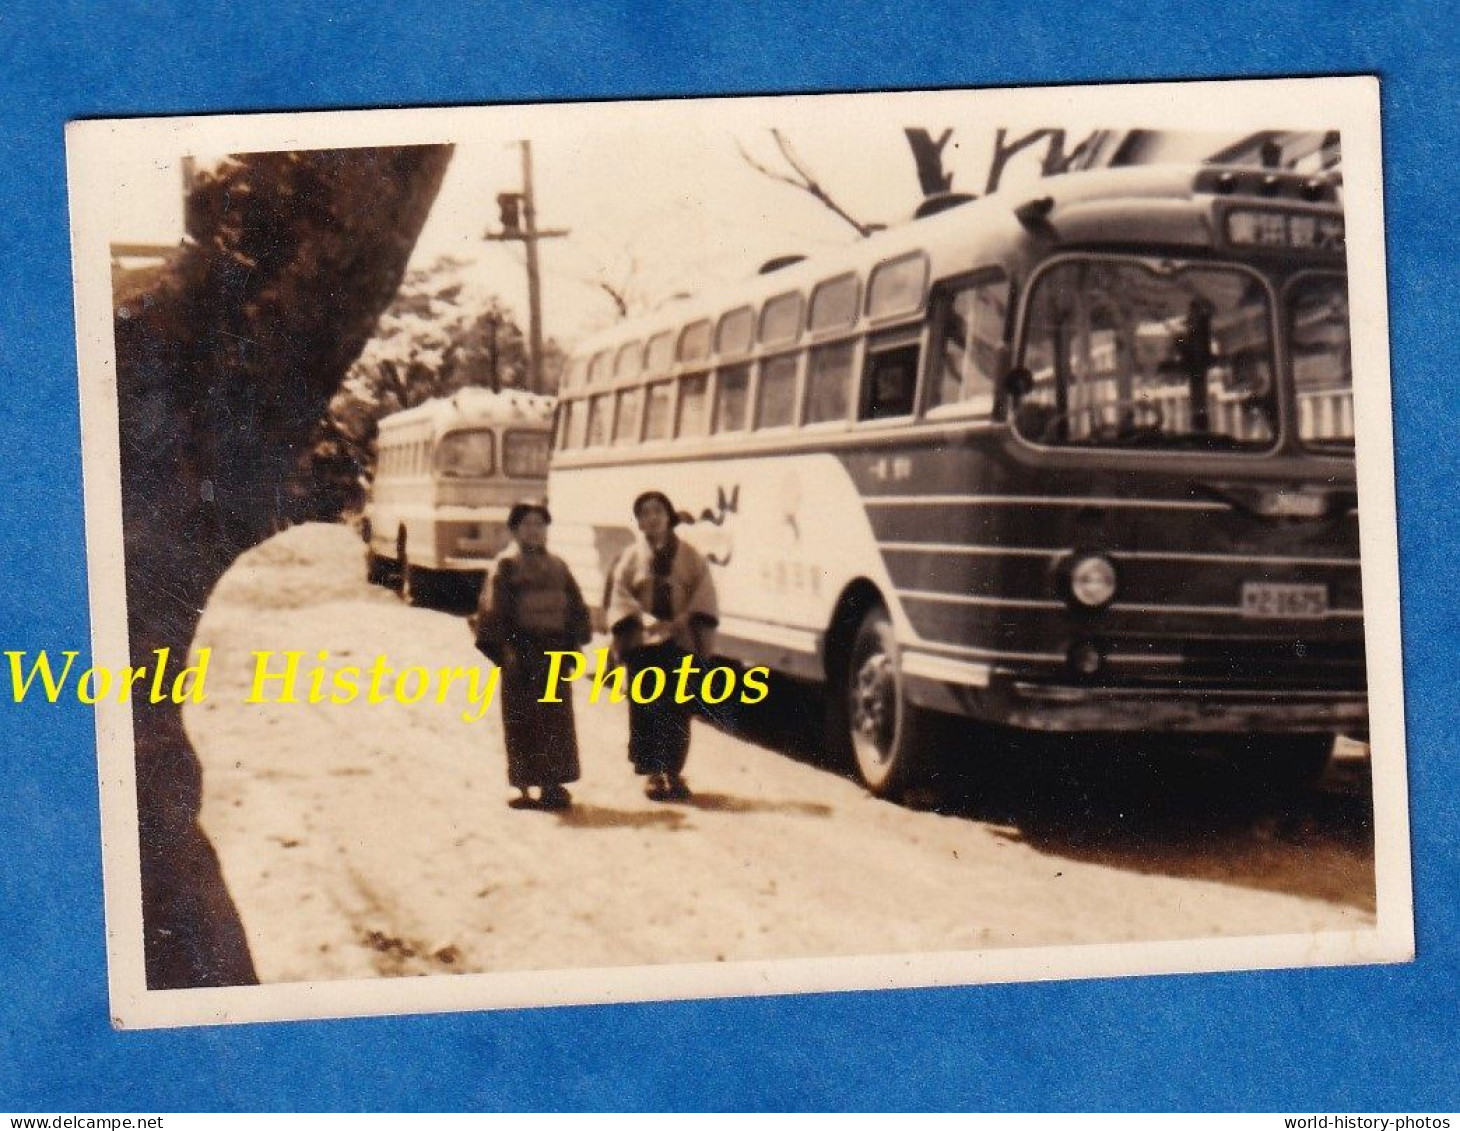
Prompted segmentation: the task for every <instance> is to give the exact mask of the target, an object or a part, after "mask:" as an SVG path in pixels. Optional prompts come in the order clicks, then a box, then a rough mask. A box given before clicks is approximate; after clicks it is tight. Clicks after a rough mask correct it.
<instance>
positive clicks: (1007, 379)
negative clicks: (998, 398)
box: [1004, 365, 1034, 404]
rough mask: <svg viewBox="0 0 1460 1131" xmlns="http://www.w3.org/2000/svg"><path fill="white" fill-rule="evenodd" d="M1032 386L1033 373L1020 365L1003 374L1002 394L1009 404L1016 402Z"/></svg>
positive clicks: (1022, 397) (1026, 393)
mask: <svg viewBox="0 0 1460 1131" xmlns="http://www.w3.org/2000/svg"><path fill="white" fill-rule="evenodd" d="M1032 388H1034V374H1032V373H1030V372H1029V370H1028V369H1026V368H1024V366H1022V365H1016V366H1015V367H1014V368H1013V369H1011V370H1009V371H1008V372H1007V373H1005V374H1004V395H1005V396H1006V397H1007V398H1008V400H1009V403H1010V404H1018V403H1019V402H1020V401H1021V400H1023V399H1024V397H1025V396H1026V395H1028V393H1029V390H1030V389H1032Z"/></svg>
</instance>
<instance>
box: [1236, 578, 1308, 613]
mask: <svg viewBox="0 0 1460 1131" xmlns="http://www.w3.org/2000/svg"><path fill="white" fill-rule="evenodd" d="M1327 613H1328V587H1327V586H1326V585H1278V584H1274V583H1272V582H1267V581H1248V582H1245V583H1243V586H1242V615H1243V616H1244V617H1257V618H1260V619H1263V620H1279V619H1297V620H1313V619H1315V618H1317V617H1321V616H1325V615H1326V614H1327Z"/></svg>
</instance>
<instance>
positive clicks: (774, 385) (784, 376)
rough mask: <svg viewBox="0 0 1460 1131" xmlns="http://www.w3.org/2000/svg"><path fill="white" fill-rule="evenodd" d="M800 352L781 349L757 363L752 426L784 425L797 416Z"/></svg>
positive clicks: (776, 426) (780, 426) (775, 426)
mask: <svg viewBox="0 0 1460 1131" xmlns="http://www.w3.org/2000/svg"><path fill="white" fill-rule="evenodd" d="M799 356H800V355H799V354H794V353H783V354H781V355H780V356H779V357H769V358H766V360H765V361H763V362H761V364H760V384H759V386H758V391H757V393H756V398H755V401H756V404H755V426H756V427H757V428H783V427H785V426H786V425H788V424H792V423H794V422H795V418H796V364H797V361H798V359H799Z"/></svg>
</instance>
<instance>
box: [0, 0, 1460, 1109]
mask: <svg viewBox="0 0 1460 1131" xmlns="http://www.w3.org/2000/svg"><path fill="white" fill-rule="evenodd" d="M625 7H626V8H627V6H625ZM215 8H216V10H215ZM225 10H227V9H225V8H224V7H223V6H221V5H219V6H215V5H195V4H189V5H181V4H141V3H136V4H108V5H91V4H83V3H64V2H55V0H53V2H52V3H47V4H41V3H37V2H34V0H23V2H21V3H15V2H12V3H10V4H8V5H6V7H5V8H4V9H3V10H0V158H3V159H0V365H3V368H4V386H3V393H0V452H3V453H4V457H3V468H4V471H3V475H0V478H3V481H4V484H5V487H4V490H3V492H0V578H3V590H0V648H4V649H39V648H47V647H48V648H53V649H56V648H66V647H85V645H84V643H83V642H84V641H86V640H87V639H88V622H87V611H86V589H85V582H86V578H85V563H84V551H83V517H82V508H81V482H80V480H81V464H80V441H79V429H78V422H77V410H76V370H75V347H74V337H73V323H72V305H71V287H70V261H69V246H68V236H67V215H66V197H65V167H64V152H63V143H62V128H63V125H64V123H65V122H66V120H67V119H69V118H72V117H78V116H114V115H140V114H146V115H152V114H179V113H193V112H207V111H231V110H238V111H248V110H283V109H326V108H336V107H341V108H343V107H371V106H413V105H438V104H445V103H475V102H487V101H531V100H538V99H563V98H621V97H645V96H647V97H653V96H678V95H694V94H734V93H750V92H776V91H824V90H825V91H830V90H864V89H876V88H879V87H881V88H889V87H896V88H907V87H922V86H993V85H1015V84H1021V83H1072V82H1098V81H1103V80H1142V79H1171V78H1184V77H1193V78H1196V77H1201V78H1216V77H1257V76H1287V75H1307V74H1334V73H1376V74H1378V75H1380V76H1381V77H1382V79H1383V84H1384V85H1383V109H1384V140H1385V161H1386V170H1385V180H1386V196H1387V215H1388V225H1389V294H1390V301H1391V319H1392V350H1393V368H1394V375H1395V398H1394V399H1395V405H1396V411H1397V460H1398V489H1399V510H1400V547H1401V555H1402V569H1403V582H1404V590H1403V604H1404V618H1405V625H1404V627H1405V679H1406V696H1407V714H1408V727H1409V752H1410V788H1411V791H1412V816H1413V827H1414V833H1413V844H1414V863H1415V875H1414V879H1415V906H1416V912H1417V917H1418V948H1419V960H1418V962H1416V963H1415V964H1413V965H1409V966H1398V967H1378V968H1351V969H1343V970H1308V971H1292V972H1282V973H1255V974H1231V975H1202V976H1196V977H1161V978H1140V979H1127V980H1122V981H1107V982H1070V983H1061V984H1049V985H1024V986H997V987H975V988H970V989H952V990H937V991H904V992H895V993H855V994H841V995H830V996H821V997H803V998H783V999H772V1000H749V1001H723V1002H708V1003H695V1004H688V1003H685V1004H678V1003H676V1004H663V1005H647V1006H618V1007H598V1008H581V1009H562V1010H545V1011H535V1012H533V1011H529V1012H515V1013H514V1012H508V1013H489V1014H465V1015H453V1016H435V1017H406V1018H389V1019H367V1020H355V1021H346V1022H326V1023H313V1022H312V1023H289V1024H282V1025H256V1026H245V1027H234V1028H217V1029H191V1030H177V1031H170V1032H133V1033H117V1032H114V1031H113V1030H112V1029H111V1027H110V1026H109V1024H108V1021H107V1004H106V986H105V957H104V953H103V926H102V912H101V890H100V872H101V862H100V852H99V845H98V818H97V791H96V769H95V767H96V762H95V747H94V734H93V729H92V723H91V718H90V715H89V713H88V712H87V711H85V710H84V709H81V708H79V707H76V706H74V705H73V706H72V707H70V708H65V707H51V706H46V705H36V704H27V705H25V706H24V707H16V706H15V705H14V704H9V705H5V706H4V707H3V708H0V710H3V715H0V735H3V739H0V752H3V753H0V757H3V767H4V775H5V777H4V784H3V787H0V830H4V834H5V837H4V839H5V842H6V844H5V849H4V855H3V863H0V923H3V928H4V930H3V936H0V971H3V977H0V1109H8V1110H31V1111H51V1112H54V1111H63V1112H64V1111H67V1110H72V1111H77V1110H80V1111H85V1110H114V1111H122V1110H135V1111H147V1110H160V1111H168V1110H192V1109H213V1108H244V1109H250V1108H304V1109H328V1108H378V1107H383V1108H458V1107H482V1108H517V1107H564V1108H571V1107H604V1106H609V1107H620V1106H623V1107H694V1108H698V1107H864V1106H879V1107H912V1108H921V1107H936V1108H942V1107H971V1108H1011V1109H1031V1108H1033V1109H1041V1108H1055V1109H1058V1108H1172V1107H1174V1108H1228V1107H1236V1108H1280V1109H1309V1110H1317V1111H1343V1110H1355V1109H1359V1110H1391V1111H1392V1110H1406V1109H1407V1110H1423V1109H1431V1110H1433V1109H1436V1108H1449V1109H1454V1108H1455V1107H1456V1106H1457V1105H1460V1052H1457V1038H1456V1028H1457V1021H1460V1008H1457V993H1460V991H1457V985H1460V978H1457V965H1460V964H1457V943H1460V930H1457V923H1460V899H1457V886H1460V885H1457V871H1460V869H1457V854H1456V840H1457V833H1456V829H1457V826H1460V812H1457V802H1456V798H1457V796H1460V757H1457V743H1456V739H1455V733H1456V723H1457V718H1456V715H1457V709H1456V708H1457V700H1460V696H1457V694H1456V683H1457V681H1456V672H1457V663H1456V648H1455V645H1456V642H1457V632H1456V628H1457V622H1460V600H1457V589H1456V585H1455V580H1454V578H1455V575H1456V569H1455V564H1454V559H1455V557H1456V553H1457V550H1460V539H1457V537H1456V533H1455V524H1456V518H1457V514H1456V507H1455V503H1454V500H1455V498H1456V489H1455V485H1456V483H1457V482H1460V446H1457V444H1456V443H1455V439H1454V438H1455V434H1456V429H1457V426H1460V419H1457V416H1460V414H1457V410H1456V402H1457V397H1456V393H1457V389H1460V383H1457V372H1460V364H1457V361H1460V359H1457V350H1456V329H1457V320H1460V293H1457V291H1460V288H1457V274H1456V269H1457V262H1460V255H1457V251H1460V236H1457V231H1460V194H1457V192H1456V181H1457V170H1456V167H1455V162H1456V160H1457V157H1460V146H1457V144H1456V143H1457V136H1456V135H1457V122H1460V115H1457V105H1460V98H1457V95H1460V90H1457V83H1456V72H1457V67H1460V42H1457V34H1456V28H1457V23H1460V20H1457V17H1456V13H1455V11H1454V9H1453V8H1452V7H1451V6H1449V5H1444V4H1439V3H1435V4H1419V3H1404V4H1389V5H1380V4H1371V3H1344V4H1324V3H1293V2H1288V3H1284V4H1273V3H1271V2H1270V0H1265V2H1262V3H1254V2H1248V0H1238V2H1228V3H1212V4H1205V5H1196V4H1193V5H1186V6H1184V7H1183V8H1182V9H1180V10H1179V11H1180V14H1179V15H1177V14H1175V11H1174V10H1168V11H1167V12H1164V13H1157V12H1155V11H1148V10H1147V9H1146V6H1145V5H1141V4H1136V3H1131V2H1129V0H1120V2H1114V3H1111V2H1107V3H1102V4H1091V3H1087V2H1086V0H1049V2H1046V3H1042V4H1025V5H1021V6H1018V7H1015V6H1013V5H1005V6H1002V7H1001V8H1000V9H998V10H992V9H990V10H987V11H985V10H983V9H982V8H981V7H976V6H975V5H973V4H919V5H882V4H868V5H860V6H858V5H850V4H848V3H846V2H837V3H821V2H803V3H789V2H788V3H783V4H779V5H766V6H762V5H754V6H751V5H747V6H744V7H739V8H734V9H731V8H728V7H727V8H726V9H725V10H723V11H721V10H716V9H715V8H714V7H713V6H707V5H694V6H692V7H689V8H686V9H685V10H683V11H678V12H671V11H665V12H651V11H650V10H649V9H648V8H647V7H644V8H642V9H635V10H632V11H630V10H615V9H613V8H609V7H597V6H587V7H580V6H573V7H569V6H566V5H565V6H563V8H562V9H561V10H559V11H556V12H550V11H548V10H546V9H545V8H544V7H543V6H541V5H540V4H539V5H535V6H534V7H532V8H529V7H526V6H517V5H493V6H487V5H471V4H465V3H441V4H438V5H434V6H432V7H425V6H418V5H405V4H396V3H381V2H379V0H359V2H355V3H351V4H349V5H341V6H340V7H339V9H338V10H336V11H332V12H328V13H325V14H316V15H305V14H300V13H296V12H292V11H291V12H286V11H271V10H268V8H266V6H264V5H258V6H257V8H250V9H249V11H251V12H253V13H254V14H252V15H246V16H243V17H238V16H235V15H233V14H232V13H231V10H228V11H229V14H227V15H225V14H223V13H224V12H225Z"/></svg>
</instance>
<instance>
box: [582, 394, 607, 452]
mask: <svg viewBox="0 0 1460 1131" xmlns="http://www.w3.org/2000/svg"><path fill="white" fill-rule="evenodd" d="M612 416H613V398H612V397H611V396H610V395H609V394H607V393H598V394H595V395H594V396H593V397H591V398H590V399H589V401H588V446H589V447H590V448H599V447H602V446H603V445H604V444H607V443H608V437H609V428H610V424H609V421H610V419H611V417H612Z"/></svg>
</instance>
